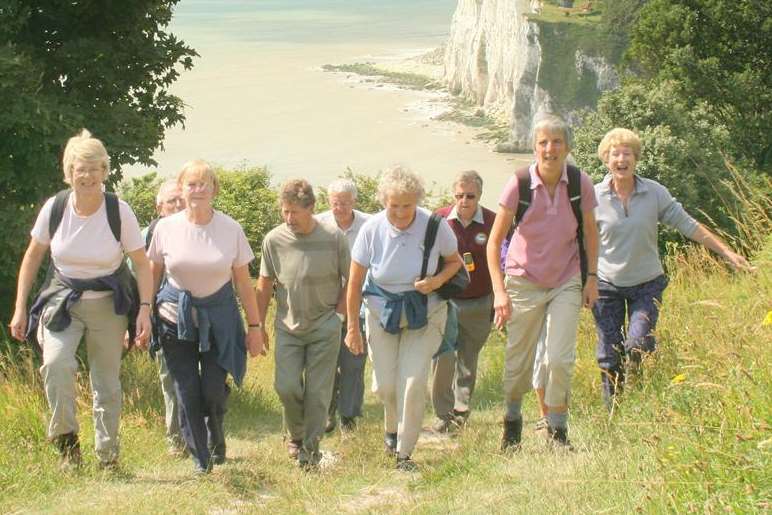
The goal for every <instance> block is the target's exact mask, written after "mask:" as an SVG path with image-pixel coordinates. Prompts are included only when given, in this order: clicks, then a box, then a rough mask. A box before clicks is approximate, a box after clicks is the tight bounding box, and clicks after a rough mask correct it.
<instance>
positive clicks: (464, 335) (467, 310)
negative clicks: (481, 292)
mask: <svg viewBox="0 0 772 515" xmlns="http://www.w3.org/2000/svg"><path fill="white" fill-rule="evenodd" d="M454 302H455V303H456V305H457V306H458V347H457V349H456V370H455V376H456V382H455V388H454V410H455V411H456V412H458V413H462V414H465V416H466V415H467V414H468V413H469V410H470V403H471V400H472V394H473V393H474V387H475V385H476V383H477V362H478V360H479V357H480V351H481V350H482V348H483V345H485V342H486V340H487V339H488V335H489V334H490V332H491V312H492V310H493V296H492V295H487V296H485V297H483V298H480V299H470V300H458V301H454Z"/></svg>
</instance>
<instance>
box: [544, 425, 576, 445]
mask: <svg viewBox="0 0 772 515" xmlns="http://www.w3.org/2000/svg"><path fill="white" fill-rule="evenodd" d="M547 440H548V441H549V443H550V444H552V446H553V447H554V448H555V449H562V450H565V451H573V450H574V446H573V445H571V441H570V440H569V439H568V428H567V427H549V426H547Z"/></svg>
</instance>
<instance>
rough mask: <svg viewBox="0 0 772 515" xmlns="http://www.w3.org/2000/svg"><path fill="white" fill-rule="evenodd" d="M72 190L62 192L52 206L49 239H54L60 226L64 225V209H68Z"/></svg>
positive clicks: (49, 220)
mask: <svg viewBox="0 0 772 515" xmlns="http://www.w3.org/2000/svg"><path fill="white" fill-rule="evenodd" d="M70 193H72V190H71V189H66V190H62V191H60V192H59V193H57V194H56V196H55V197H54V205H53V206H51V216H50V217H49V218H48V237H49V238H50V239H52V240H53V239H54V234H56V230H57V229H59V224H61V223H62V216H64V209H65V208H66V207H67V201H68V200H69V199H70Z"/></svg>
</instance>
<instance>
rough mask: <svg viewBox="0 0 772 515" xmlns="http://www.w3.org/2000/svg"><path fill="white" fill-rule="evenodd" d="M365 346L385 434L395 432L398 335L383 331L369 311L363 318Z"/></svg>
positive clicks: (375, 317) (376, 318)
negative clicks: (370, 364) (381, 411)
mask: <svg viewBox="0 0 772 515" xmlns="http://www.w3.org/2000/svg"><path fill="white" fill-rule="evenodd" d="M365 327H366V330H367V346H368V349H369V354H370V362H371V363H372V364H373V386H372V388H373V393H374V394H376V395H377V396H378V398H379V399H380V400H381V402H382V403H383V414H384V427H385V430H386V432H387V433H396V432H397V422H398V421H397V358H398V355H399V340H400V337H399V335H395V334H389V333H387V332H386V331H384V330H383V328H382V327H381V326H380V323H379V321H378V317H377V316H376V315H374V314H373V313H372V312H371V311H370V310H369V309H368V310H367V314H366V318H365Z"/></svg>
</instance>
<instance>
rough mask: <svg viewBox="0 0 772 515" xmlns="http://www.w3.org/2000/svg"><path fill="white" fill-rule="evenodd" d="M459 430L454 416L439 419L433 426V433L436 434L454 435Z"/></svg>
mask: <svg viewBox="0 0 772 515" xmlns="http://www.w3.org/2000/svg"><path fill="white" fill-rule="evenodd" d="M457 429H458V423H457V422H456V420H455V417H453V415H447V416H445V417H437V419H436V420H435V421H434V423H433V424H432V431H434V432H435V433H453V432H455V431H456V430H457Z"/></svg>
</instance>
